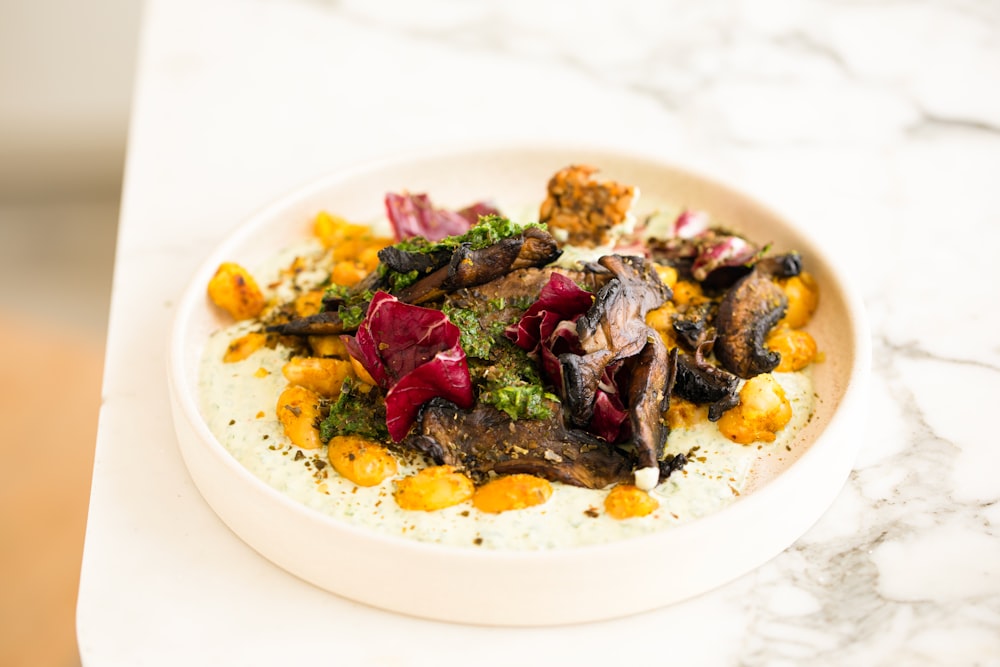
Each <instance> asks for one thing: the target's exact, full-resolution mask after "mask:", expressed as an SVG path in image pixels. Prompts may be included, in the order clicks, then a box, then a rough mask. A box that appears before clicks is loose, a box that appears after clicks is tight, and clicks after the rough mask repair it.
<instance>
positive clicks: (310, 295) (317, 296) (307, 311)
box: [294, 290, 323, 317]
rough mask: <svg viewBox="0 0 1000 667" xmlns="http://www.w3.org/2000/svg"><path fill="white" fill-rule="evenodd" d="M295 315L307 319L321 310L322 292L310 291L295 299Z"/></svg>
mask: <svg viewBox="0 0 1000 667" xmlns="http://www.w3.org/2000/svg"><path fill="white" fill-rule="evenodd" d="M294 307H295V314H296V315H298V316H299V317H309V316H310V315H315V314H316V313H318V312H320V311H321V310H323V290H310V291H309V292H303V293H302V294H300V295H298V296H297V297H295V303H294Z"/></svg>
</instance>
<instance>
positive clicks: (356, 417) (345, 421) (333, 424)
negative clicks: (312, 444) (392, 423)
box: [319, 378, 389, 442]
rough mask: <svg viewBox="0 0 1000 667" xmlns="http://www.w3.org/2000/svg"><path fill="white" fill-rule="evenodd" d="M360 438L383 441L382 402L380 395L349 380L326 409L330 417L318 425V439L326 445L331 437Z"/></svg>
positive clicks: (386, 434) (383, 415) (384, 435)
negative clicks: (351, 436) (349, 436)
mask: <svg viewBox="0 0 1000 667" xmlns="http://www.w3.org/2000/svg"><path fill="white" fill-rule="evenodd" d="M352 434H356V435H361V436H364V437H366V438H371V439H372V440H379V441H387V440H388V439H389V431H388V429H387V428H386V426H385V400H384V399H383V398H382V392H380V391H378V390H377V389H375V388H371V387H369V388H367V391H365V388H364V387H363V386H362V385H361V383H359V382H355V381H354V380H351V379H350V378H348V379H346V380H344V383H343V385H341V387H340V396H339V397H338V398H337V400H336V401H334V402H333V404H332V405H331V406H330V414H329V415H328V416H327V417H326V419H324V420H323V421H322V422H321V423H320V428H319V437H320V439H321V440H322V441H323V442H328V441H329V440H330V438H332V437H333V436H335V435H352Z"/></svg>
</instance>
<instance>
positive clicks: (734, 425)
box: [716, 373, 792, 445]
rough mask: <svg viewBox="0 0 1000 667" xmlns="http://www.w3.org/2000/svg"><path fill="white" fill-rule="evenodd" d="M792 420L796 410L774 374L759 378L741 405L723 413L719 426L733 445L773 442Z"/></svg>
mask: <svg viewBox="0 0 1000 667" xmlns="http://www.w3.org/2000/svg"><path fill="white" fill-rule="evenodd" d="M791 418H792V406H791V403H789V402H788V398H787V397H786V396H785V391H784V389H782V388H781V385H780V384H778V381H777V380H775V379H774V376H772V375H771V374H770V373H764V374H762V375H757V376H755V377H752V378H750V379H749V380H747V381H746V383H745V384H744V385H743V387H742V388H741V389H740V404H739V405H737V406H736V407H735V408H731V409H729V410H727V411H726V412H725V413H723V415H722V417H721V418H720V419H719V421H718V422H716V424H717V425H718V427H719V432H720V433H722V435H724V436H725V437H727V438H729V439H730V440H732V441H733V442H737V443H739V444H741V445H749V444H750V443H752V442H758V441H762V442H773V441H774V438H775V435H776V434H777V432H778V431H780V430H781V429H783V428H784V427H785V425H786V424H788V422H789V420H791Z"/></svg>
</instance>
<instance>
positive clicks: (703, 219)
mask: <svg viewBox="0 0 1000 667" xmlns="http://www.w3.org/2000/svg"><path fill="white" fill-rule="evenodd" d="M707 231H708V214H707V213H705V212H704V211H692V210H691V209H684V211H682V212H681V214H680V215H679V216H677V220H675V221H674V237H675V238H679V239H691V238H694V237H696V236H698V235H700V234H703V233H705V232H707Z"/></svg>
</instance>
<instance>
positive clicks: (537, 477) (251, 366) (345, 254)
mask: <svg viewBox="0 0 1000 667" xmlns="http://www.w3.org/2000/svg"><path fill="white" fill-rule="evenodd" d="M538 185H539V187H538V192H539V197H538V201H539V202H540V204H539V203H536V204H535V205H534V207H533V208H534V211H535V213H536V216H535V217H533V218H528V219H526V220H518V221H515V220H512V219H511V218H509V217H507V216H506V215H505V214H504V213H503V212H501V211H500V210H499V209H498V208H496V206H495V205H493V204H492V203H490V202H489V201H488V200H485V199H479V200H477V201H475V203H472V204H470V205H467V206H463V207H461V208H456V209H454V210H452V209H446V208H439V207H437V206H435V205H434V204H433V203H432V200H431V198H430V196H429V195H428V194H427V193H411V192H406V191H403V192H389V193H387V194H386V195H385V197H384V204H385V210H386V215H385V217H384V218H383V219H377V220H374V221H364V222H363V224H359V223H358V222H356V221H348V220H346V219H344V218H342V217H340V216H338V215H336V214H335V213H334V214H331V213H329V212H327V211H325V210H324V211H320V212H318V213H317V214H316V215H315V216H312V234H311V235H309V236H308V237H307V238H305V239H289V247H288V248H286V249H285V250H284V252H282V253H281V254H279V255H278V256H276V257H275V258H274V259H273V260H272V262H271V263H270V264H266V265H265V266H263V267H255V270H253V271H251V270H248V269H247V268H246V267H243V266H240V265H239V264H236V263H234V262H230V261H226V262H222V263H221V264H220V265H219V267H218V269H217V270H216V272H215V274H214V275H213V276H212V278H211V280H209V282H208V285H207V291H208V294H209V296H210V298H211V300H212V302H213V303H214V304H215V306H216V307H217V308H219V309H220V310H222V311H225V312H226V313H228V314H229V316H230V317H231V318H232V319H233V320H234V322H235V323H234V324H233V325H232V326H229V327H226V328H225V329H222V330H219V331H217V332H215V333H214V334H213V335H212V341H211V344H210V345H209V346H208V348H207V349H206V352H205V356H204V359H203V362H202V387H201V392H202V410H203V412H204V414H205V415H206V417H207V418H208V420H209V424H210V426H211V428H212V431H213V432H214V433H215V435H216V436H217V437H218V438H219V439H220V440H221V441H222V442H223V443H224V444H225V446H226V447H227V448H228V449H229V450H230V451H231V452H232V453H233V455H234V456H236V458H237V459H238V460H239V461H241V462H242V463H243V464H244V465H245V466H247V468H248V469H250V470H251V471H253V472H254V474H256V475H257V476H259V477H260V478H261V479H262V480H264V481H265V482H267V483H268V484H270V485H271V486H273V487H275V488H279V489H281V490H283V492H285V493H287V494H289V495H290V496H291V497H292V498H294V499H295V500H297V501H299V502H302V503H304V504H307V505H309V506H311V507H314V508H316V509H319V510H321V511H323V512H324V513H327V514H329V515H331V516H333V517H336V518H338V519H341V520H345V521H348V522H351V523H354V524H357V525H363V526H367V527H369V528H371V529H374V530H379V531H384V532H386V533H388V534H392V535H401V536H404V537H407V538H412V539H417V540H422V541H430V542H439V543H446V544H452V545H456V546H459V545H466V546H475V547H481V548H503V549H539V548H553V547H568V546H578V545H581V544H589V543H595V542H607V541H613V540H616V539H621V538H623V537H628V536H634V535H639V534H643V533H647V532H652V531H656V530H661V529H664V528H666V527H669V526H671V525H676V524H679V523H683V522H686V521H690V520H692V519H696V518H699V517H702V516H705V515H707V514H710V513H711V512H714V511H716V510H718V509H719V508H721V507H724V506H725V505H727V504H729V503H731V502H733V501H734V500H735V499H737V498H738V497H739V496H740V494H741V493H743V491H744V490H745V488H746V485H747V482H748V479H749V473H750V470H751V467H752V465H753V463H754V461H755V460H757V459H760V458H762V457H764V458H768V457H773V458H779V459H780V458H783V457H784V456H787V455H789V453H790V452H791V450H792V443H793V442H794V439H795V436H796V435H797V433H798V432H799V431H800V430H801V428H802V426H803V425H804V424H805V423H807V421H808V420H809V419H810V418H811V416H812V412H813V404H814V396H813V387H812V381H811V373H810V366H811V365H812V364H813V363H814V362H815V361H816V360H817V359H818V355H819V352H818V348H817V343H816V341H815V340H814V339H813V337H812V336H811V334H810V333H809V332H808V329H807V327H806V325H807V324H808V322H809V320H810V319H811V317H812V315H813V313H814V311H815V310H816V307H817V304H818V297H819V288H818V286H817V284H816V282H815V280H814V279H813V278H812V276H811V274H810V273H809V272H808V271H807V270H804V269H803V263H804V260H803V257H802V256H801V254H800V253H799V252H797V251H795V250H789V249H776V248H774V247H773V246H772V245H771V244H770V243H769V240H767V239H765V240H764V242H761V241H759V240H753V239H749V238H747V237H745V236H743V235H741V234H740V233H739V232H738V231H736V230H735V228H733V227H732V226H726V225H725V224H724V223H723V222H721V221H718V220H715V219H714V218H713V217H712V216H711V214H710V213H709V212H707V211H703V210H693V209H690V208H685V207H683V206H680V205H679V204H677V203H668V204H661V205H659V206H658V207H656V208H652V209H645V210H644V209H642V208H641V207H640V206H639V205H638V202H639V201H640V197H639V192H638V191H637V189H636V187H635V186H634V185H632V184H627V183H620V182H615V181H610V180H605V179H603V178H601V176H600V174H599V173H598V172H597V170H596V169H595V168H594V167H591V166H584V165H569V166H566V167H564V168H562V169H560V170H558V171H557V172H556V173H554V174H553V175H551V177H550V178H549V179H547V182H542V183H539V184H538ZM479 197H480V198H481V197H482V195H479ZM387 222H388V223H389V224H387ZM377 230H382V231H377ZM385 230H388V231H385ZM293 241H294V243H293ZM414 512H421V513H433V516H430V517H427V516H419V517H415V516H414V515H413V513H414Z"/></svg>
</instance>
